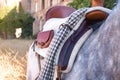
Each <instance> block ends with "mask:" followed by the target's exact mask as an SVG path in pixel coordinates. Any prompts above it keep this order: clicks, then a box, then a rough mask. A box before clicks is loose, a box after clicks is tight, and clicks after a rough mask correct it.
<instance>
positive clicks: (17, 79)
mask: <svg viewBox="0 0 120 80" xmlns="http://www.w3.org/2000/svg"><path fill="white" fill-rule="evenodd" d="M16 56H17V53H15V52H14V51H13V50H4V51H3V50H0V80H25V79H26V75H25V74H26V63H27V62H26V56H25V57H16Z"/></svg>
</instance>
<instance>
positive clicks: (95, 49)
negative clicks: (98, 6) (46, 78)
mask: <svg viewBox="0 0 120 80" xmlns="http://www.w3.org/2000/svg"><path fill="white" fill-rule="evenodd" d="M119 12H120V0H119V1H118V4H117V6H116V7H115V8H114V9H113V10H112V12H111V13H110V15H109V16H108V17H107V19H106V21H105V22H104V23H103V24H102V25H101V27H100V28H99V29H98V30H96V31H95V32H93V33H92V35H91V36H90V37H89V38H88V39H87V41H86V42H85V43H84V45H83V46H82V48H81V49H80V50H79V53H78V55H77V58H76V60H75V63H74V66H73V68H72V70H71V72H69V73H67V74H63V75H62V80H120V67H119V66H120V42H119V41H120V14H119Z"/></svg>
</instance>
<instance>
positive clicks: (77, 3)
mask: <svg viewBox="0 0 120 80" xmlns="http://www.w3.org/2000/svg"><path fill="white" fill-rule="evenodd" d="M115 2H116V1H115V0H104V3H105V7H107V8H110V9H111V8H113V7H114V4H115ZM68 5H69V6H71V7H73V8H75V9H79V8H83V7H89V6H90V0H73V2H72V3H70V4H68Z"/></svg>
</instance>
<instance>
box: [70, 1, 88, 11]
mask: <svg viewBox="0 0 120 80" xmlns="http://www.w3.org/2000/svg"><path fill="white" fill-rule="evenodd" d="M68 5H69V6H71V7H73V8H75V9H79V8H83V7H89V6H90V0H74V1H73V2H72V3H70V4H68Z"/></svg>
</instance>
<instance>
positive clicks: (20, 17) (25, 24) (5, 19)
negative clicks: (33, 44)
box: [0, 7, 34, 38]
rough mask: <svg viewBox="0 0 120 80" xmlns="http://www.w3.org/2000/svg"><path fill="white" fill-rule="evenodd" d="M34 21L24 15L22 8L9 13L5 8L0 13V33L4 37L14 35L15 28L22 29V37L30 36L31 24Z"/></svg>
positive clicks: (26, 14) (27, 15)
mask: <svg viewBox="0 0 120 80" xmlns="http://www.w3.org/2000/svg"><path fill="white" fill-rule="evenodd" d="M33 21H34V19H33V18H32V17H31V16H30V15H29V14H28V13H26V12H25V11H24V10H23V9H22V7H20V8H19V12H17V11H16V8H14V9H12V10H11V11H9V8H5V9H3V10H1V11H0V33H6V35H14V34H15V29H16V28H22V30H23V31H22V32H23V33H22V37H23V38H25V37H29V36H32V23H33Z"/></svg>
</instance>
